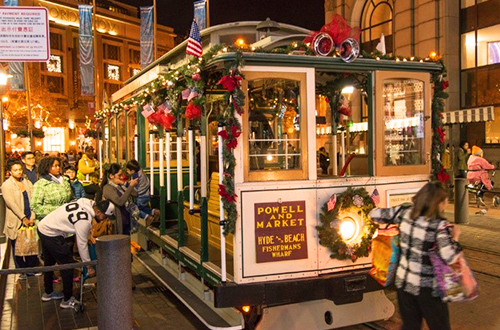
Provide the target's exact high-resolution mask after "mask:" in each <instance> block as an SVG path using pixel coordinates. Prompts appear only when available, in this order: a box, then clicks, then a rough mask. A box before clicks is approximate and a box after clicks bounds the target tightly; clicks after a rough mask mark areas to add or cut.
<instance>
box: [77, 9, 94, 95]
mask: <svg viewBox="0 0 500 330" xmlns="http://www.w3.org/2000/svg"><path fill="white" fill-rule="evenodd" d="M78 14H79V17H80V28H79V32H78V40H79V43H80V77H81V80H82V95H94V46H93V40H92V6H89V5H78Z"/></svg>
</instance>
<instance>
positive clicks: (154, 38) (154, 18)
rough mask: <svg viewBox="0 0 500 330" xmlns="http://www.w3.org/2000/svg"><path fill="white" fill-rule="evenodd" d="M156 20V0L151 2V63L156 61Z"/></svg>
mask: <svg viewBox="0 0 500 330" xmlns="http://www.w3.org/2000/svg"><path fill="white" fill-rule="evenodd" d="M156 22H157V20H156V0H153V48H154V52H153V56H154V58H153V62H154V61H156V59H157V58H158V56H157V55H158V54H157V52H156V46H157V45H156V24H157V23H156Z"/></svg>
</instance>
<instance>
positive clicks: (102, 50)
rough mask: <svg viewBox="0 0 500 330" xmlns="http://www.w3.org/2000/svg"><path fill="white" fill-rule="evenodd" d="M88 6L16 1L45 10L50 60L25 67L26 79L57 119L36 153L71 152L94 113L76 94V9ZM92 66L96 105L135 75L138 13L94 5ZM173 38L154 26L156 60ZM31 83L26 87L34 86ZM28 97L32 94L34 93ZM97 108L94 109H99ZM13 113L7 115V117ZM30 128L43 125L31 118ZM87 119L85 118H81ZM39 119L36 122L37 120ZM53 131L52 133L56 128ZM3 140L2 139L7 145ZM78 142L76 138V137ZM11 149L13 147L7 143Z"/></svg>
mask: <svg viewBox="0 0 500 330" xmlns="http://www.w3.org/2000/svg"><path fill="white" fill-rule="evenodd" d="M79 4H92V1H89V0H51V1H46V0H20V1H19V5H20V6H41V7H46V8H47V9H48V13H49V21H50V60H49V61H48V62H42V63H29V71H30V72H31V73H33V72H37V73H38V74H35V75H33V74H31V76H30V77H35V79H39V80H40V81H39V85H40V86H46V88H47V89H48V92H47V95H46V97H47V98H50V99H51V100H52V101H53V102H56V104H57V110H58V111H56V112H57V118H54V116H52V117H51V116H50V110H48V112H49V113H48V115H49V119H48V121H49V122H50V126H51V127H48V126H49V125H46V126H47V127H48V128H49V129H48V130H47V129H46V130H45V139H44V140H43V144H42V141H41V140H37V145H36V149H42V148H43V150H45V151H50V150H52V151H64V150H70V149H77V147H78V141H77V139H78V137H79V136H80V135H81V134H80V133H82V132H83V130H84V129H85V122H86V120H89V119H90V118H92V117H93V116H92V115H93V112H94V110H95V109H96V104H95V100H96V98H95V97H94V96H82V95H81V94H82V93H81V88H80V85H81V83H80V81H81V80H80V68H79V46H78V27H79V16H78V5H79ZM96 7H97V13H96V30H97V31H96V33H95V34H94V35H95V38H96V39H97V43H96V44H97V48H96V49H95V50H94V51H95V52H96V57H95V58H96V62H95V63H94V65H95V69H96V71H97V75H96V76H97V79H98V80H97V84H96V85H97V88H98V91H97V93H98V95H99V100H100V102H102V101H103V98H104V95H105V94H106V95H107V96H109V97H111V95H112V94H113V93H114V92H115V91H117V90H118V89H120V88H121V87H122V83H123V82H124V81H126V80H127V79H129V78H130V77H132V76H133V75H134V74H135V73H137V72H139V71H140V25H141V22H140V18H139V13H138V8H137V7H133V6H129V5H126V4H123V3H120V2H117V1H112V0H96ZM174 38H175V34H174V32H173V29H172V28H170V27H167V26H162V25H158V26H157V38H156V40H157V55H158V56H160V55H162V54H164V53H166V52H167V51H168V50H170V49H172V48H173V47H174ZM36 83H37V82H32V84H31V86H33V85H37V84H36ZM33 93H36V91H34V92H33ZM100 102H99V103H100ZM12 110H14V109H11V111H12ZM36 116H37V115H36V114H35V115H34V117H35V118H33V119H34V121H33V122H34V125H35V128H41V127H40V126H42V125H44V123H43V119H44V118H36ZM86 116H87V118H86ZM39 119H42V120H39ZM57 126H58V127H57ZM9 137H10V134H8V136H7V139H9ZM80 137H81V136H80ZM11 142H12V143H14V141H11Z"/></svg>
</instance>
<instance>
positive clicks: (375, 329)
mask: <svg viewBox="0 0 500 330" xmlns="http://www.w3.org/2000/svg"><path fill="white" fill-rule="evenodd" d="M362 325H363V326H365V327H366V328H368V329H373V330H387V328H384V327H383V326H381V325H379V324H377V323H375V322H366V323H363V324H362Z"/></svg>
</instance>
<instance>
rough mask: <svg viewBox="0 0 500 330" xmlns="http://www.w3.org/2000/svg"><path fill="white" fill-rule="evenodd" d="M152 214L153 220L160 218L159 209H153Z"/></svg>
mask: <svg viewBox="0 0 500 330" xmlns="http://www.w3.org/2000/svg"><path fill="white" fill-rule="evenodd" d="M152 215H153V218H154V221H158V220H160V210H158V209H153V214H152Z"/></svg>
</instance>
